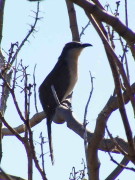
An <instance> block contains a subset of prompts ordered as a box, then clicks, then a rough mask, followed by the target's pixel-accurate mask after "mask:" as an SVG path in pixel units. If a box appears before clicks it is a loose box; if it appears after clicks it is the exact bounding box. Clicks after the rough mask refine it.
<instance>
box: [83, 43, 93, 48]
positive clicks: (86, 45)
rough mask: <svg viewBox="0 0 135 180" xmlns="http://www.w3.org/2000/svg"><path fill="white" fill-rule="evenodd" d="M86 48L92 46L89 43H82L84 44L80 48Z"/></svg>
mask: <svg viewBox="0 0 135 180" xmlns="http://www.w3.org/2000/svg"><path fill="white" fill-rule="evenodd" d="M88 46H92V44H89V43H84V44H82V47H83V48H85V47H88Z"/></svg>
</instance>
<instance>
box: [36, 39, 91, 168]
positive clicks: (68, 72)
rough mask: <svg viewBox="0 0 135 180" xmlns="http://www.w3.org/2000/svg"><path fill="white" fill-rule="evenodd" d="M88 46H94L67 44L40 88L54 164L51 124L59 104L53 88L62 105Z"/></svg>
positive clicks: (74, 42) (74, 81) (77, 43)
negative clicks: (80, 58) (82, 53)
mask: <svg viewBox="0 0 135 180" xmlns="http://www.w3.org/2000/svg"><path fill="white" fill-rule="evenodd" d="M88 46H92V45H91V44H88V43H84V44H83V43H80V42H76V41H73V42H69V43H67V44H66V45H65V47H64V48H63V50H62V53H61V55H60V57H59V58H58V61H57V63H56V65H55V66H54V68H53V70H52V71H51V72H50V73H49V75H48V76H47V77H46V78H45V80H44V81H43V83H42V84H41V86H40V87H39V98H40V101H41V104H42V107H43V110H44V112H45V114H46V117H47V129H48V139H49V148H50V156H51V161H52V164H53V163H54V159H53V149H52V140H51V123H52V120H53V116H54V114H55V109H56V107H57V103H56V101H55V98H54V95H53V92H52V89H51V86H53V87H54V89H55V91H56V94H57V96H58V99H59V101H60V103H62V101H64V100H65V99H66V97H67V96H68V95H70V94H71V93H72V91H73V88H74V86H75V84H76V82H77V79H78V57H79V55H80V53H81V51H82V50H83V49H84V48H85V47H88Z"/></svg>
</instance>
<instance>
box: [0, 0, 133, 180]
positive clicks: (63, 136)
mask: <svg viewBox="0 0 135 180" xmlns="http://www.w3.org/2000/svg"><path fill="white" fill-rule="evenodd" d="M115 2H116V1H113V2H112V1H110V0H108V3H111V7H112V10H114V9H115ZM102 3H103V5H104V4H105V3H106V1H105V0H103V1H102ZM129 3H130V4H128V15H129V27H130V28H132V29H134V27H135V22H134V21H133V19H132V17H134V16H135V11H134V7H135V2H134V1H131V2H129ZM123 6H124V2H123V1H122V2H121V6H120V19H121V20H122V21H123V23H124V11H123ZM75 8H76V12H77V19H78V26H79V30H80V32H81V30H82V27H84V26H85V25H86V24H87V23H88V19H87V17H86V15H85V13H84V12H83V10H82V9H81V8H79V7H77V6H75ZM33 11H36V3H35V2H34V3H30V2H28V1H26V0H20V1H18V0H12V1H11V0H6V4H5V14H4V27H3V41H2V48H3V53H5V52H8V50H9V49H10V45H11V43H15V42H17V41H18V42H19V43H20V42H21V41H22V40H23V39H24V37H25V36H26V34H27V32H28V30H29V28H30V26H29V25H31V24H32V23H33V20H34V19H33V16H34V13H33ZM40 17H42V19H41V20H40V21H39V22H38V24H37V27H36V30H37V32H36V33H34V35H33V36H31V37H30V39H29V41H28V42H26V44H25V46H24V47H23V49H22V50H21V52H20V54H19V56H18V60H21V59H22V60H23V63H24V64H25V65H26V66H27V65H28V66H29V68H28V72H29V73H30V74H31V76H30V82H32V81H33V78H32V74H33V69H34V66H35V64H36V65H37V68H36V83H37V94H38V87H39V86H40V84H41V83H42V81H43V80H44V78H45V77H46V76H47V74H48V73H49V72H50V71H51V69H52V68H53V66H54V65H55V63H56V62H57V59H58V57H59V55H60V53H61V51H62V48H63V47H64V45H65V44H66V43H67V42H70V41H71V40H72V36H71V32H70V27H69V19H68V14H67V9H66V3H65V1H63V0H59V1H53V0H50V1H49V0H46V1H42V2H41V3H40ZM81 41H82V42H84V43H85V42H86V43H91V44H92V45H93V47H89V48H86V49H85V50H84V51H83V52H82V54H81V56H80V58H79V80H78V83H77V85H76V87H75V89H74V95H73V105H72V106H73V111H74V114H75V116H76V117H77V119H78V121H79V122H83V116H84V109H85V105H86V102H87V99H88V96H89V92H90V88H91V84H90V76H89V71H91V73H92V76H94V77H95V79H94V92H93V95H92V99H91V102H90V105H89V111H88V116H87V119H88V121H89V124H88V129H89V130H91V131H94V127H95V124H96V118H97V116H98V114H99V113H100V112H101V110H102V109H103V107H104V106H105V104H106V102H107V100H108V99H109V97H110V96H111V95H112V93H113V89H114V84H113V78H112V74H111V71H110V67H109V64H108V61H107V58H106V55H105V52H104V49H103V45H102V42H101V40H100V39H99V37H98V35H97V33H96V32H95V30H94V28H93V27H92V25H91V24H90V26H89V27H88V28H87V29H86V31H85V35H83V36H82V38H81ZM116 44H117V42H116ZM116 52H117V53H118V55H119V54H120V52H121V50H120V48H119V47H118V46H117V47H116ZM5 56H6V53H5ZM128 60H129V61H128V62H129V68H130V72H131V77H130V78H131V84H132V83H133V82H134V72H135V64H134V60H133V59H132V56H131V54H130V52H128ZM17 99H18V102H19V105H20V107H22V109H23V95H22V94H21V93H20V91H18V92H17ZM32 102H33V101H32ZM37 105H38V110H39V112H40V111H42V107H41V105H40V102H39V99H38V102H37ZM126 107H127V111H128V115H129V117H130V123H131V126H132V128H133V132H134V129H135V124H134V118H133V115H132V108H131V106H130V105H127V106H126ZM35 112H36V111H35V107H34V103H31V112H30V117H32V116H33V115H34V114H35ZM5 118H6V120H7V121H8V122H9V123H10V124H11V125H12V126H13V127H16V126H18V125H20V124H22V122H21V120H20V119H19V117H18V115H17V113H16V110H15V108H14V105H13V101H12V98H11V97H10V98H9V101H8V108H7V110H6V114H5ZM108 127H109V130H110V132H111V133H112V135H113V136H114V137H116V136H120V137H122V138H124V139H125V133H124V131H123V124H122V121H121V118H120V115H119V113H118V111H116V112H114V113H113V114H112V116H111V117H110V119H109V122H108ZM32 130H33V133H34V140H35V146H36V149H37V152H38V153H37V155H40V147H39V144H38V143H37V142H39V141H40V139H39V135H40V132H41V131H42V132H43V135H44V136H45V137H47V134H46V121H45V120H44V121H42V122H41V123H40V124H39V125H37V126H36V127H34V128H32ZM106 137H107V136H106ZM52 138H53V149H54V157H55V164H54V166H52V165H51V161H50V158H49V154H48V153H47V154H46V155H45V167H46V174H47V177H48V179H49V180H53V179H59V180H64V179H68V178H69V175H70V172H71V170H72V167H76V170H80V169H83V165H82V164H81V162H82V158H83V159H85V155H84V147H83V140H82V139H80V137H79V136H78V135H76V134H75V133H74V132H73V131H71V130H70V129H68V128H67V127H66V124H63V125H57V124H54V123H53V125H52ZM44 148H45V149H44V150H45V152H48V144H45V146H44ZM99 157H100V162H101V169H100V176H101V180H104V179H105V178H106V177H107V175H109V173H110V172H111V171H112V170H113V169H114V168H115V167H116V166H115V164H114V163H113V162H111V161H110V158H109V156H108V154H107V153H105V152H99ZM114 158H116V155H114ZM121 159H122V157H121V156H120V155H118V157H117V160H118V161H120V160H121ZM129 166H132V164H130V165H129ZM2 168H3V169H4V170H5V171H6V172H7V173H9V174H13V175H16V176H20V177H23V178H27V158H26V153H25V150H24V148H23V145H22V144H21V143H20V142H18V141H17V140H16V138H15V137H4V138H3V159H2ZM33 173H34V178H33V180H37V179H38V180H40V179H41V177H40V175H39V173H38V172H37V171H36V170H34V172H33ZM129 177H130V180H133V179H135V174H134V173H133V172H131V171H128V172H127V171H126V170H125V171H123V173H122V174H121V175H120V176H119V177H118V179H119V180H127V178H129Z"/></svg>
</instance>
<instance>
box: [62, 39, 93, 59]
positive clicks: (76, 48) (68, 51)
mask: <svg viewBox="0 0 135 180" xmlns="http://www.w3.org/2000/svg"><path fill="white" fill-rule="evenodd" d="M88 46H92V45H91V44H89V43H80V42H77V41H73V42H69V43H67V44H66V45H65V46H64V48H63V51H62V53H61V56H66V57H70V58H78V56H79V55H80V53H81V51H82V50H83V49H84V48H85V47H88Z"/></svg>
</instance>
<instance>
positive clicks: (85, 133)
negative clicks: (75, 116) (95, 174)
mask: <svg viewBox="0 0 135 180" xmlns="http://www.w3.org/2000/svg"><path fill="white" fill-rule="evenodd" d="M89 73H90V79H91V90H90V95H89V98H88V101H87V103H86V106H85V112H84V122H83V127H84V148H85V156H86V162H87V170H88V175H89V176H90V169H89V168H90V167H89V162H88V147H87V143H88V139H87V130H86V126H87V124H88V123H87V119H86V118H87V112H88V106H89V104H90V100H91V97H92V93H93V90H94V86H93V78H94V77H92V75H91V72H89Z"/></svg>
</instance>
